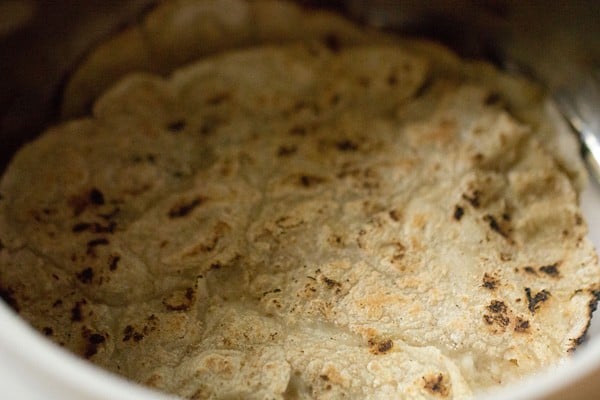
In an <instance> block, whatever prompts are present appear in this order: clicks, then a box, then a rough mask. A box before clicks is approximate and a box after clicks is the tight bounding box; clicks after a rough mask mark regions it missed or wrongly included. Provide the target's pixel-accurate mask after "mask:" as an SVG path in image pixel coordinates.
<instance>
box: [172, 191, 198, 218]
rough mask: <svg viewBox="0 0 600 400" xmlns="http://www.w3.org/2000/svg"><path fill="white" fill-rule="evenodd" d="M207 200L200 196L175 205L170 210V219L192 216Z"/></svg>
mask: <svg viewBox="0 0 600 400" xmlns="http://www.w3.org/2000/svg"><path fill="white" fill-rule="evenodd" d="M206 200H207V199H206V197H203V196H199V197H196V198H195V199H193V200H191V201H189V202H181V203H179V204H175V205H174V206H173V207H171V209H170V210H169V214H168V215H169V218H182V217H185V216H186V215H188V214H190V213H191V212H192V211H193V210H194V209H195V208H196V207H198V206H199V205H201V204H202V203H204V202H205V201H206Z"/></svg>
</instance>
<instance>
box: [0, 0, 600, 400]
mask: <svg viewBox="0 0 600 400" xmlns="http://www.w3.org/2000/svg"><path fill="white" fill-rule="evenodd" d="M175 3H177V4H180V5H184V4H192V3H194V2H181V1H180V2H173V4H175ZM200 3H201V2H200ZM207 3H208V2H207ZM260 3H262V2H256V3H249V4H252V5H253V7H255V6H256V5H255V4H260ZM265 3H269V2H265ZM168 4H171V3H168ZM194 4H195V3H194ZM159 10H160V9H159ZM151 15H160V14H159V13H158V14H157V12H155V13H154V14H151ZM294 39H295V38H294ZM301 39H304V38H301ZM309 39H310V38H309ZM326 39H327V40H326V41H325V42H326V43H327V45H322V44H320V43H319V42H310V41H308V42H305V43H297V44H289V45H269V46H261V47H255V48H249V49H246V50H238V51H231V52H226V53H221V54H217V55H214V56H211V57H209V58H206V59H205V60H201V61H199V62H197V63H195V64H191V65H189V66H186V67H185V68H183V69H179V70H177V71H176V72H175V73H173V74H172V75H171V76H170V77H168V78H161V77H159V76H156V75H151V74H132V75H128V76H126V77H125V78H123V79H122V80H120V82H119V83H118V84H117V85H115V86H113V87H112V88H111V89H110V90H108V92H106V93H105V94H104V95H102V96H101V97H100V98H99V99H98V101H96V103H95V105H94V108H93V115H92V116H91V117H89V118H85V119H80V120H74V121H71V122H66V123H63V124H62V125H60V126H57V127H55V128H52V129H50V130H48V131H47V132H45V133H44V134H43V135H42V136H41V137H40V138H39V139H38V140H36V141H35V142H33V143H30V144H28V145H26V146H25V147H24V148H23V149H22V150H21V151H20V152H19V153H18V154H17V155H16V156H15V158H14V160H13V162H12V163H11V165H10V166H9V168H8V169H7V171H6V173H5V175H4V176H3V178H2V180H1V181H0V194H1V197H0V243H1V246H0V294H1V295H2V297H3V298H4V299H5V300H7V301H8V302H9V304H11V305H12V306H13V308H15V309H16V310H18V311H19V313H20V314H21V315H22V316H23V317H24V318H25V319H26V320H28V321H30V322H31V323H32V325H34V326H35V327H36V328H37V329H38V330H40V331H41V332H43V333H44V334H45V335H47V336H48V337H50V338H51V339H52V340H54V341H56V342H57V343H59V344H61V345H62V346H65V347H67V348H68V349H71V350H72V351H74V352H76V353H78V354H80V355H81V356H83V357H86V358H88V359H90V360H91V361H92V362H94V363H97V364H98V365H100V366H103V367H105V368H107V369H109V370H111V371H114V372H116V373H118V374H122V375H124V376H126V377H128V378H130V379H132V380H133V381H136V382H139V383H142V384H145V385H149V386H152V387H156V388H158V389H160V390H164V391H167V392H170V393H176V394H179V395H181V396H182V397H186V398H193V399H203V398H227V399H231V398H257V399H259V398H260V399H262V398H275V399H277V398H283V399H294V398H300V399H302V398H306V399H311V398H322V399H327V398H331V399H334V398H340V397H342V396H345V397H348V398H357V399H362V398H381V399H388V398H407V399H412V398H433V399H435V398H457V399H459V398H470V397H472V396H473V395H474V394H476V393H478V392H479V391H481V390H485V389H488V388H490V387H494V386H496V385H499V384H506V383H509V382H513V381H515V380H517V379H518V378H520V377H522V376H525V375H528V374H530V373H534V372H536V371H539V370H540V369H541V368H543V367H545V366H548V365H550V364H553V363H557V362H560V360H562V359H564V358H565V357H568V356H569V353H570V352H571V351H572V349H573V348H575V347H576V345H577V344H578V343H579V342H580V340H581V339H582V337H583V335H584V333H585V330H586V328H587V326H588V323H589V320H590V314H591V309H592V308H593V306H594V305H595V302H596V295H595V293H596V291H597V290H598V289H599V282H600V267H599V265H598V257H597V255H596V253H595V251H594V249H593V248H592V246H591V244H590V243H589V241H588V240H587V239H586V237H585V235H586V233H587V227H586V224H585V222H584V221H583V219H582V216H581V212H580V209H579V207H578V205H577V201H578V191H579V190H580V189H581V187H582V185H583V183H584V181H585V175H584V172H583V170H582V167H581V163H580V161H579V160H578V158H577V152H576V145H575V143H574V141H573V140H572V138H570V137H569V136H568V135H567V134H565V132H563V131H562V129H564V126H562V125H561V122H560V120H559V119H557V118H556V115H555V113H554V111H553V110H552V108H551V107H550V106H548V105H547V104H546V103H545V101H544V97H543V94H542V93H541V92H540V91H539V90H538V89H537V88H536V87H533V86H532V85H530V84H528V83H527V82H524V81H521V80H519V79H515V78H512V77H509V76H506V75H503V74H501V73H499V72H497V71H496V70H494V68H493V67H491V66H488V65H485V64H481V63H470V62H464V61H461V60H459V59H458V58H456V57H455V56H454V55H453V54H451V53H449V52H448V51H447V50H445V49H443V48H440V47H439V46H436V45H433V44H430V43H426V42H418V41H398V43H397V44H391V43H388V41H387V39H386V40H379V39H377V40H375V42H376V43H375V44H372V45H353V46H351V45H349V44H346V43H342V44H340V43H338V42H337V41H336V40H333V41H332V40H331V37H327V38H326ZM362 41H363V40H362V39H361V40H360V41H359V42H362ZM382 42H386V43H385V44H383V43H382ZM96 54H97V53H96ZM177 54H179V53H177ZM168 58H169V56H165V59H168ZM84 75H85V74H84ZM88 76H89V77H91V76H93V74H91V73H90V75H88Z"/></svg>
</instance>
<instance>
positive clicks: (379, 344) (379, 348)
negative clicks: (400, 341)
mask: <svg viewBox="0 0 600 400" xmlns="http://www.w3.org/2000/svg"><path fill="white" fill-rule="evenodd" d="M369 345H370V346H371V353H372V354H376V355H379V354H385V353H387V352H388V351H390V350H391V349H392V348H393V347H394V341H393V340H392V339H381V340H377V339H369Z"/></svg>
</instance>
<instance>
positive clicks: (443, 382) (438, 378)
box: [423, 373, 450, 397]
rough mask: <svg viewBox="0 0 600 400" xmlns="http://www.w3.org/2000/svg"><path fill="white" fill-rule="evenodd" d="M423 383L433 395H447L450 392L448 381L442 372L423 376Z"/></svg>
mask: <svg viewBox="0 0 600 400" xmlns="http://www.w3.org/2000/svg"><path fill="white" fill-rule="evenodd" d="M423 383H424V384H423V387H424V388H425V390H427V391H428V392H429V393H431V394H433V395H437V396H440V397H447V396H448V395H449V394H450V383H449V382H447V378H446V377H445V376H444V374H442V373H439V374H437V375H427V376H424V377H423Z"/></svg>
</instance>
